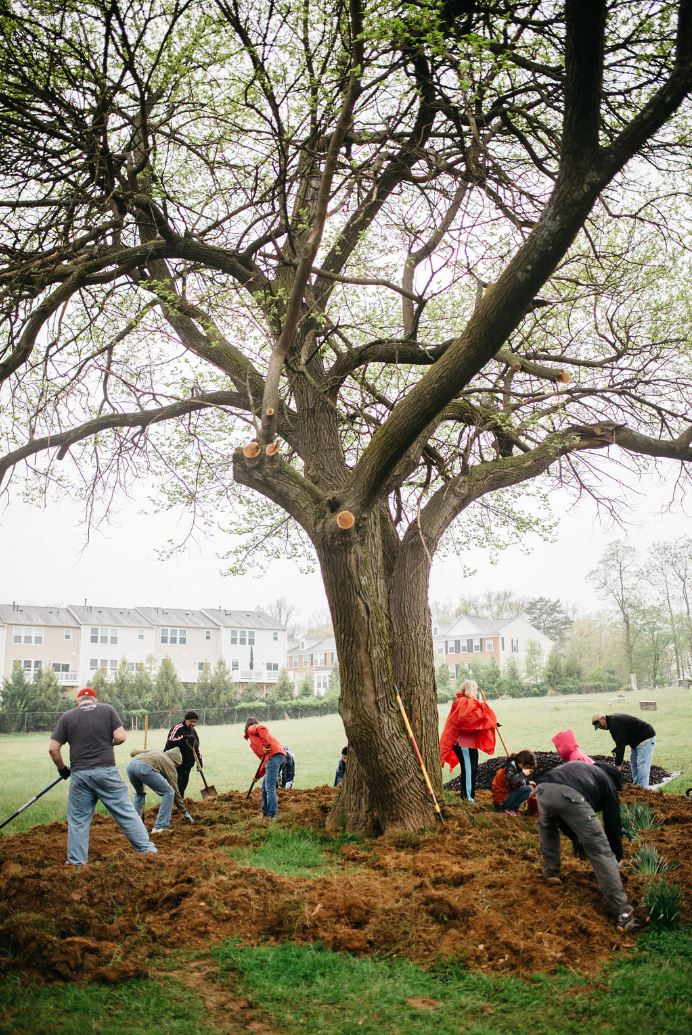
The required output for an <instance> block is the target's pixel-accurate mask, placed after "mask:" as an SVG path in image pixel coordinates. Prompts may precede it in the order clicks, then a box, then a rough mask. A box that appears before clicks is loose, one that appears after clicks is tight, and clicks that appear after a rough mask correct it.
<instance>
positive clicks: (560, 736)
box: [552, 730, 593, 764]
mask: <svg viewBox="0 0 692 1035" xmlns="http://www.w3.org/2000/svg"><path fill="white" fill-rule="evenodd" d="M552 741H553V744H554V745H555V747H556V748H557V750H558V751H559V752H560V754H561V755H562V757H563V759H564V760H565V762H591V763H592V764H593V758H589V756H588V755H585V754H584V752H583V751H580V750H579V745H578V744H577V738H576V737H575V736H574V733H573V732H572V730H560V732H559V733H556V734H555V736H554V737H553V738H552Z"/></svg>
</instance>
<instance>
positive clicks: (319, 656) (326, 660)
mask: <svg viewBox="0 0 692 1035" xmlns="http://www.w3.org/2000/svg"><path fill="white" fill-rule="evenodd" d="M286 660H287V664H288V669H287V671H288V675H289V677H290V678H291V679H292V680H293V685H294V686H297V685H298V684H299V683H300V682H302V680H303V679H304V678H305V677H306V676H307V677H308V679H309V680H310V682H311V683H312V686H313V689H314V691H315V694H316V695H317V697H324V695H325V694H326V692H327V690H328V689H329V679H330V677H331V674H332V669H333V668H335V667H336V666H338V664H339V660H338V658H337V654H336V640H335V639H334V637H333V636H328V637H326V638H325V639H322V640H300V641H299V642H297V643H294V645H293V646H292V647H291V648H290V649H289V651H288V655H287V659H286Z"/></svg>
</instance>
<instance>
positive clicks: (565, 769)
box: [538, 762, 623, 859]
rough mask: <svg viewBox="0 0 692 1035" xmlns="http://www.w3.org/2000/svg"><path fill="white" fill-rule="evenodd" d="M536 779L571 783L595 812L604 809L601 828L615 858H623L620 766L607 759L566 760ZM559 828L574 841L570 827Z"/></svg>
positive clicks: (569, 784)
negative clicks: (604, 760)
mask: <svg viewBox="0 0 692 1035" xmlns="http://www.w3.org/2000/svg"><path fill="white" fill-rule="evenodd" d="M538 782H539V783H557V784H562V785H563V786H565V787H572V788H573V789H574V790H575V791H578V792H579V794H581V795H583V796H584V798H585V799H586V800H587V801H588V803H589V805H590V806H591V808H592V809H593V810H594V812H602V813H603V829H604V831H605V835H606V837H607V838H608V844H609V845H610V847H611V848H612V850H613V855H614V856H615V858H616V859H622V826H621V822H620V799H619V797H618V791H619V790H620V789H621V788H622V784H623V779H622V774H621V773H620V772H619V770H617V769H615V767H614V766H612V765H608V763H607V762H596V763H595V765H591V763H590V762H565V764H564V765H558V766H556V767H555V768H554V769H551V770H550V771H549V772H547V773H546V774H545V775H544V776H542V777H541V778H540V780H539V781H538ZM560 826H561V829H562V830H563V832H564V833H565V834H567V836H568V837H570V838H571V839H572V842H573V843H575V840H576V839H575V835H574V834H573V832H572V831H571V829H569V828H567V829H565V826H563V825H562V824H561V825H560Z"/></svg>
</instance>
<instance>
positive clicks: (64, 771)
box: [58, 765, 72, 780]
mask: <svg viewBox="0 0 692 1035" xmlns="http://www.w3.org/2000/svg"><path fill="white" fill-rule="evenodd" d="M71 772H72V770H71V769H70V767H69V765H64V766H63V767H62V769H58V776H62V778H63V780H69V779H70V773H71Z"/></svg>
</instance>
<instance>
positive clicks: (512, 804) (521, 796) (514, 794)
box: [495, 783, 533, 812]
mask: <svg viewBox="0 0 692 1035" xmlns="http://www.w3.org/2000/svg"><path fill="white" fill-rule="evenodd" d="M532 790H533V787H532V786H531V784H530V783H525V784H524V786H523V787H515V789H514V790H513V791H510V792H509V794H508V795H507V797H506V798H505V800H504V801H503V802H502V804H501V805H496V806H495V809H496V811H497V812H506V810H507V809H512V811H514V810H515V809H518V808H519V806H520V805H521V804H523V802H525V801H526V800H527V799H528V798H530V797H531V791H532Z"/></svg>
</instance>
